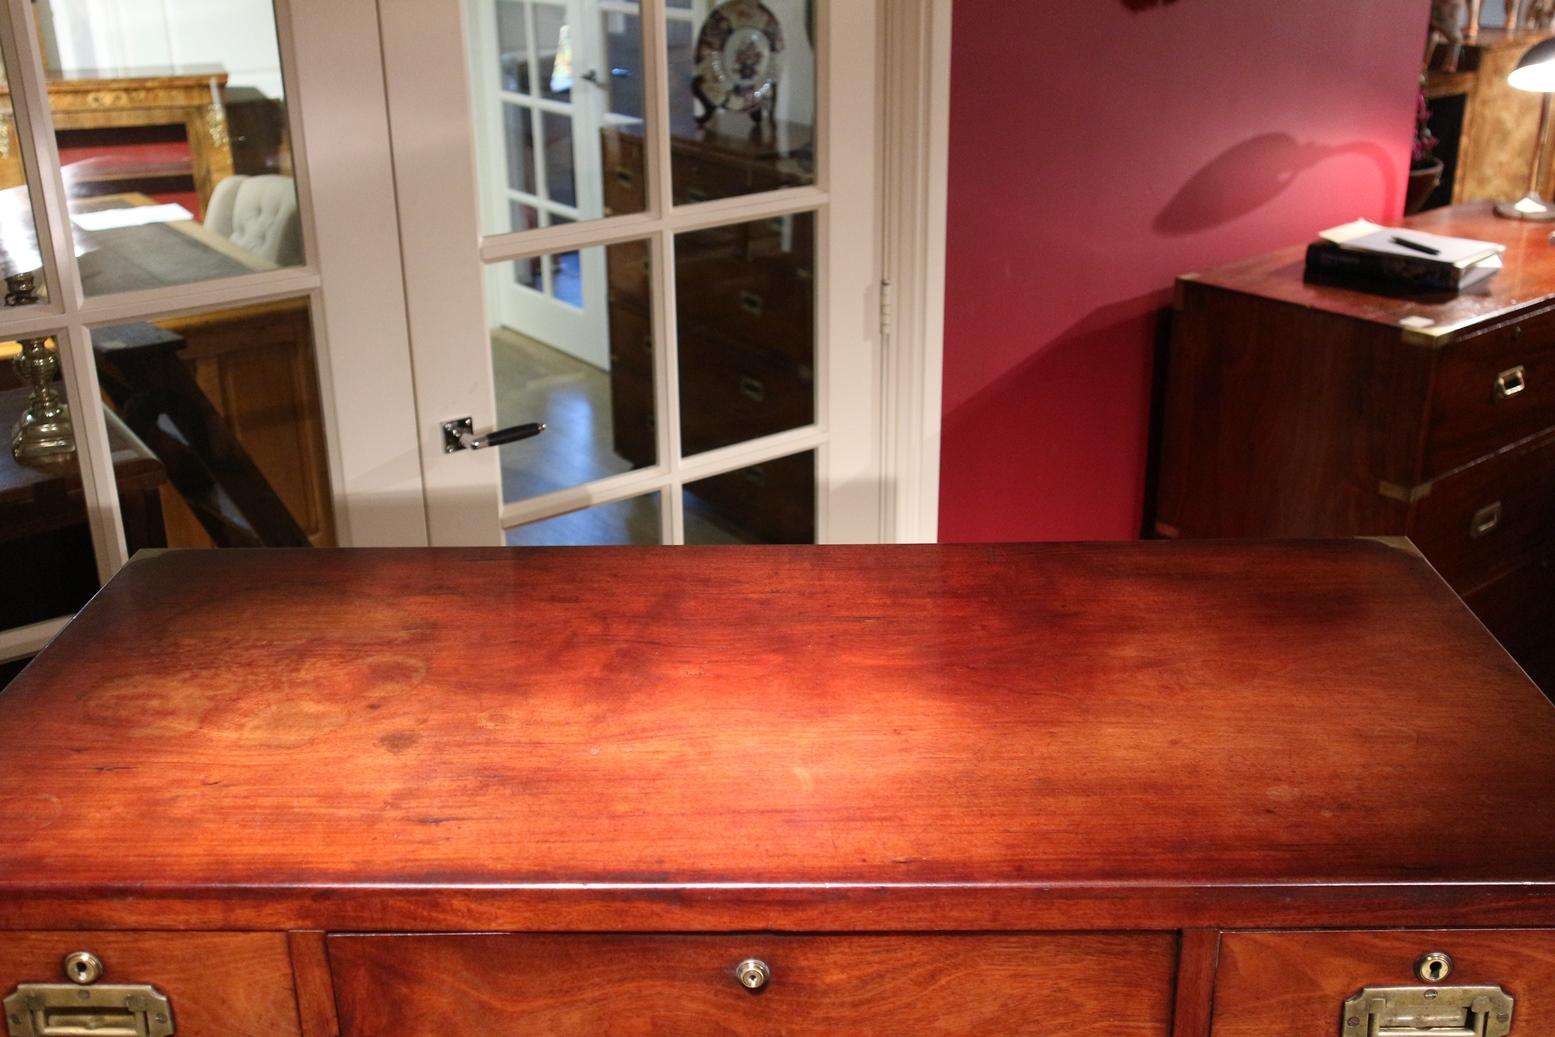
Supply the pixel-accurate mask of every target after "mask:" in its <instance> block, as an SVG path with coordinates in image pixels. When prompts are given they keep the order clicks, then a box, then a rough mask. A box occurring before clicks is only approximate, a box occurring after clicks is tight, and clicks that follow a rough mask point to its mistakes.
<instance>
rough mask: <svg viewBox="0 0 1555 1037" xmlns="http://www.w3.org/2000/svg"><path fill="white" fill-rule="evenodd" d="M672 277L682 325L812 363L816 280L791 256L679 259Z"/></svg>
mask: <svg viewBox="0 0 1555 1037" xmlns="http://www.w3.org/2000/svg"><path fill="white" fill-rule="evenodd" d="M675 277H676V293H677V298H678V302H677V307H678V316H679V320H680V324H681V326H682V327H687V328H693V329H698V328H699V329H707V330H709V331H712V332H714V333H716V334H719V335H722V336H725V337H728V338H732V339H734V340H736V341H739V342H745V343H749V344H750V345H753V346H759V347H761V348H764V349H771V350H774V351H776V352H779V353H783V354H784V355H786V356H789V357H792V358H793V359H794V360H795V361H797V362H799V363H803V364H813V363H814V362H815V279H814V277H813V276H812V275H811V273H810V271H809V269H808V268H807V267H804V266H802V265H801V264H800V263H799V262H796V261H795V260H794V258H793V257H788V256H776V257H768V258H757V259H751V260H742V259H725V258H719V259H707V260H700V261H696V262H691V263H682V264H680V266H679V267H678V268H677V270H676V272H675Z"/></svg>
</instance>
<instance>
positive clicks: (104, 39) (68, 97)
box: [39, 0, 303, 296]
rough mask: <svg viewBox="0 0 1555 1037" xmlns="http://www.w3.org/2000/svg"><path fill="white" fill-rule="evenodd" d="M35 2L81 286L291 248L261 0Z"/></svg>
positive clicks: (282, 132)
mask: <svg viewBox="0 0 1555 1037" xmlns="http://www.w3.org/2000/svg"><path fill="white" fill-rule="evenodd" d="M39 6H40V8H41V9H45V10H46V12H47V17H46V18H40V22H41V24H42V28H43V33H44V44H45V53H46V54H47V55H49V58H50V63H51V65H52V67H50V68H48V69H47V75H48V92H49V109H50V112H51V113H52V116H53V120H54V128H55V137H56V139H57V143H58V146H59V157H60V163H61V166H62V172H63V176H64V182H65V189H66V192H67V195H68V197H69V205H70V213H71V221H72V223H73V224H74V226H75V230H76V233H77V235H78V237H79V238H80V241H81V244H80V246H79V247H80V248H81V249H82V256H81V260H80V266H81V280H82V286H83V288H84V290H85V292H86V294H87V295H88V296H100V295H107V294H111V293H115V292H127V291H137V290H142V289H148V288H164V287H168V286H171V285H179V284H191V283H194V282H198V281H208V280H213V279H217V278H224V277H236V276H240V275H243V274H251V273H255V272H258V271H263V270H275V269H279V268H282V267H289V266H298V265H300V264H302V262H303V241H302V221H301V217H300V213H299V209H298V202H297V187H296V182H295V180H294V179H293V177H292V157H291V139H290V133H289V129H288V123H287V112H286V90H285V86H284V84H283V82H282V76H281V59H280V50H279V47H278V45H277V35H276V28H275V11H274V7H273V4H272V2H271V0H167V2H166V3H161V4H158V5H155V8H154V9H153V8H151V7H150V6H148V5H130V7H129V9H127V10H126V14H124V15H121V16H117V17H105V16H104V14H103V11H102V10H101V5H100V4H98V3H95V2H93V0H51V2H50V3H49V4H48V5H46V8H45V5H39ZM139 7H145V8H146V9H145V10H139V9H138V8H139ZM130 9H133V14H130V13H128V12H129V10H130Z"/></svg>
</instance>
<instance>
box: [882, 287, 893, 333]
mask: <svg viewBox="0 0 1555 1037" xmlns="http://www.w3.org/2000/svg"><path fill="white" fill-rule="evenodd" d="M894 334H896V285H895V284H893V283H892V282H891V281H890V280H889V279H883V280H881V282H880V337H881V338H890V337H891V336H892V335H894Z"/></svg>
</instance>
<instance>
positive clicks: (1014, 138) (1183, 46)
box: [940, 0, 1430, 541]
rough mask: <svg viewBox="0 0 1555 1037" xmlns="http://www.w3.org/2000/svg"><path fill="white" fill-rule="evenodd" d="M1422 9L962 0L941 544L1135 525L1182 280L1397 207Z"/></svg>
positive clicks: (1392, 2)
mask: <svg viewBox="0 0 1555 1037" xmlns="http://www.w3.org/2000/svg"><path fill="white" fill-rule="evenodd" d="M1429 7H1430V4H1429V0H1082V2H1076V3H1057V2H1049V0H955V28H954V32H955V36H954V42H953V44H952V62H951V129H950V203H949V235H948V240H947V268H948V269H947V274H946V282H947V284H946V287H947V302H946V308H945V390H944V408H945V409H944V440H943V447H942V468H941V477H940V478H941V482H940V536H941V539H943V540H946V541H955V540H1062V539H1121V538H1129V537H1133V536H1136V535H1137V534H1138V532H1139V528H1140V517H1141V513H1142V510H1141V509H1142V507H1143V503H1144V502H1143V493H1144V480H1145V468H1146V464H1145V462H1146V453H1147V440H1148V429H1149V410H1150V397H1151V388H1150V387H1151V374H1152V372H1151V367H1152V357H1153V352H1154V344H1155V340H1156V335H1157V331H1156V329H1157V326H1158V320H1159V314H1160V313H1161V311H1162V309H1163V308H1164V307H1166V306H1168V305H1169V303H1170V299H1171V285H1172V280H1173V278H1174V277H1175V276H1176V275H1177V274H1180V273H1185V272H1188V271H1192V270H1195V269H1202V268H1205V267H1208V266H1212V265H1215V264H1217V263H1221V262H1225V261H1228V260H1231V259H1234V258H1237V257H1239V256H1243V255H1247V254H1250V253H1255V252H1260V251H1264V250H1267V249H1270V248H1274V247H1277V246H1282V245H1289V244H1295V243H1298V242H1302V241H1305V240H1307V239H1309V238H1311V237H1312V235H1313V233H1314V232H1315V231H1317V230H1319V229H1321V228H1322V227H1325V226H1329V225H1332V224H1335V223H1339V222H1343V221H1345V220H1350V219H1354V218H1356V217H1359V216H1366V217H1369V218H1372V219H1379V218H1393V217H1396V216H1398V215H1399V212H1400V210H1401V208H1402V206H1403V184H1404V179H1405V171H1406V168H1407V165H1408V150H1409V135H1410V131H1411V127H1412V116H1413V113H1414V104H1415V91H1416V82H1417V76H1418V71H1419V63H1420V57H1421V53H1422V50H1423V41H1424V39H1425V29H1426V20H1427V15H1428V11H1429Z"/></svg>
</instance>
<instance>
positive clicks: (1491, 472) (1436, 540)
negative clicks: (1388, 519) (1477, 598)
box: [1409, 435, 1555, 594]
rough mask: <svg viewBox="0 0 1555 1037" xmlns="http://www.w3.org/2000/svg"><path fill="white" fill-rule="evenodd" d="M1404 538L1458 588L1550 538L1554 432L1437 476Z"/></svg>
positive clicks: (1554, 527)
mask: <svg viewBox="0 0 1555 1037" xmlns="http://www.w3.org/2000/svg"><path fill="white" fill-rule="evenodd" d="M1409 536H1410V538H1411V539H1413V540H1414V542H1415V544H1416V546H1418V547H1419V548H1420V550H1421V551H1422V552H1423V553H1424V554H1425V556H1426V558H1428V559H1429V560H1430V562H1431V564H1432V565H1434V566H1436V568H1437V570H1438V571H1439V572H1440V573H1441V574H1442V576H1443V577H1445V578H1446V580H1447V582H1448V583H1450V584H1452V586H1453V589H1454V590H1456V591H1458V593H1460V594H1463V593H1467V592H1468V591H1470V590H1473V589H1474V588H1476V587H1478V586H1480V585H1481V584H1483V583H1485V582H1487V581H1489V580H1490V579H1492V578H1494V577H1495V576H1496V575H1497V574H1498V573H1499V572H1502V571H1505V570H1507V569H1511V568H1513V567H1515V566H1516V565H1518V564H1519V563H1520V562H1521V561H1522V560H1524V559H1526V558H1528V557H1530V556H1532V555H1533V554H1534V553H1535V552H1536V551H1537V550H1538V549H1539V548H1540V547H1541V546H1542V545H1543V544H1545V543H1547V542H1548V541H1549V540H1550V539H1551V538H1552V537H1555V435H1552V436H1547V437H1545V438H1543V439H1540V440H1535V441H1534V442H1532V443H1529V444H1526V445H1524V446H1522V447H1519V448H1517V449H1516V450H1508V451H1506V452H1505V453H1502V454H1498V455H1496V456H1495V457H1491V458H1487V459H1486V460H1484V461H1481V462H1480V463H1479V464H1476V465H1472V466H1471V467H1469V468H1466V469H1464V470H1463V471H1461V472H1456V473H1454V474H1453V475H1449V476H1448V477H1447V478H1445V479H1439V480H1437V482H1436V483H1434V484H1433V485H1432V487H1431V492H1430V494H1429V495H1427V496H1426V497H1424V498H1423V499H1422V500H1421V501H1420V502H1419V503H1418V504H1416V505H1415V510H1414V513H1413V515H1412V516H1411V517H1410V522H1409Z"/></svg>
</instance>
